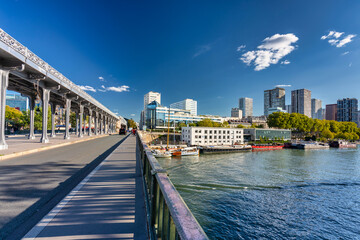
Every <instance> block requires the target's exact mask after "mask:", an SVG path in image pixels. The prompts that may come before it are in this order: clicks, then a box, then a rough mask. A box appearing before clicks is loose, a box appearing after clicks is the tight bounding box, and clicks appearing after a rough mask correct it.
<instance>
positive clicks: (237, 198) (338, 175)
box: [158, 148, 360, 239]
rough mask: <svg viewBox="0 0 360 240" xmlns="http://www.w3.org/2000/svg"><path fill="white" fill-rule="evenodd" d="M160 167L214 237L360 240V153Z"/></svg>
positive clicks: (247, 155)
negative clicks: (164, 170) (166, 172)
mask: <svg viewBox="0 0 360 240" xmlns="http://www.w3.org/2000/svg"><path fill="white" fill-rule="evenodd" d="M158 161H159V162H160V164H161V165H162V166H163V167H164V168H165V169H167V170H168V172H169V176H170V178H171V180H172V182H173V183H174V185H175V186H176V188H177V189H178V191H179V192H180V194H181V196H182V197H183V199H184V200H185V202H186V203H187V205H188V206H189V208H190V209H191V211H192V213H193V214H194V216H195V217H196V219H197V220H198V221H199V223H200V224H201V226H202V227H203V228H204V230H205V232H206V233H207V234H208V236H209V238H210V239H259V238H260V239H261V238H262V239H339V238H342V239H360V148H359V149H325V150H306V151H304V150H291V149H284V150H275V151H265V152H264V151H263V152H243V153H232V154H217V155H201V156H198V157H182V158H172V159H158Z"/></svg>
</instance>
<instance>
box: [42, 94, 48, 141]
mask: <svg viewBox="0 0 360 240" xmlns="http://www.w3.org/2000/svg"><path fill="white" fill-rule="evenodd" d="M42 95H43V96H42V97H43V98H42V113H43V119H42V135H41V139H40V142H41V143H48V142H49V138H48V135H47V124H48V112H49V99H50V89H47V88H43V89H42Z"/></svg>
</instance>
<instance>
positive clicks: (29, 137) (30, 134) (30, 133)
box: [28, 97, 35, 139]
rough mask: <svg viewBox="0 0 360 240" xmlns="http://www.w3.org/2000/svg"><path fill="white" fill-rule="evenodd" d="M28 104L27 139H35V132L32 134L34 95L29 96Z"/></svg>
mask: <svg viewBox="0 0 360 240" xmlns="http://www.w3.org/2000/svg"><path fill="white" fill-rule="evenodd" d="M29 105H30V132H29V136H28V139H35V134H34V118H35V97H29Z"/></svg>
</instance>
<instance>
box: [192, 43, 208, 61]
mask: <svg viewBox="0 0 360 240" xmlns="http://www.w3.org/2000/svg"><path fill="white" fill-rule="evenodd" d="M211 45H212V44H207V45H203V46H200V47H199V48H198V49H197V51H196V53H195V54H194V55H193V58H196V57H198V56H200V55H201V54H204V53H206V52H208V51H210V50H211V48H212V46H211Z"/></svg>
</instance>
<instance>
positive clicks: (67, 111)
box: [64, 99, 71, 139]
mask: <svg viewBox="0 0 360 240" xmlns="http://www.w3.org/2000/svg"><path fill="white" fill-rule="evenodd" d="M65 101H66V102H65V134H64V139H70V133H69V125H70V108H71V99H66V100H65Z"/></svg>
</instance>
